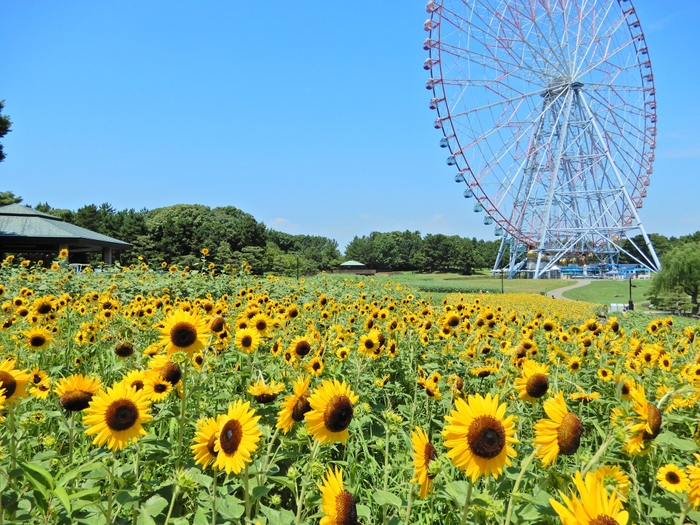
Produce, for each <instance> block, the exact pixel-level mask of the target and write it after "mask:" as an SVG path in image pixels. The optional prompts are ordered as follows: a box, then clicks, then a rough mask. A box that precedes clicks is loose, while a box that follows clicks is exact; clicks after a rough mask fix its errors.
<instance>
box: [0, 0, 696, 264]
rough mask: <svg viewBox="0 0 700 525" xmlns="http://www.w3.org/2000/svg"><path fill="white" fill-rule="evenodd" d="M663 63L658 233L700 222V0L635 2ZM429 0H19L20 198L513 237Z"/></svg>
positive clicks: (288, 227) (356, 230) (2, 46)
mask: <svg viewBox="0 0 700 525" xmlns="http://www.w3.org/2000/svg"><path fill="white" fill-rule="evenodd" d="M634 4H635V6H636V8H637V12H638V14H639V17H640V20H641V23H642V28H643V29H644V31H645V34H646V39H647V43H648V45H649V54H650V57H651V59H652V64H653V71H654V77H655V82H656V89H657V100H658V109H657V112H658V116H659V122H658V136H657V144H658V146H657V150H656V152H657V154H656V162H655V165H654V174H653V175H652V181H651V186H650V187H649V191H648V196H647V198H646V199H645V201H644V207H643V209H642V210H641V211H640V213H641V219H642V221H643V223H644V225H645V227H646V229H647V231H648V232H657V233H662V234H664V235H668V236H671V235H674V236H679V235H684V234H688V233H692V232H694V231H697V230H698V229H700V205H699V204H698V193H699V192H698V190H700V179H699V178H698V169H697V164H698V161H699V160H700V104H699V103H698V101H699V100H700V67H699V66H700V58H698V57H700V39H698V38H697V27H696V26H697V22H698V20H700V2H697V1H696V0H677V1H674V2H659V1H658V0H637V1H635V2H634ZM427 17H428V15H427V13H426V12H425V8H424V3H423V2H414V1H410V2H409V1H406V0H385V1H382V2H372V3H371V4H368V3H367V2H355V1H344V2H331V1H326V2H313V3H309V2H288V1H287V2H283V1H277V0H269V1H266V2H231V1H202V2H186V1H168V2H165V1H145V2H134V1H126V0H125V1H121V2H103V1H93V2H75V1H66V2H48V1H45V2H35V1H22V2H4V3H3V7H2V16H1V17H0V53H1V54H0V56H2V69H1V70H0V99H4V100H5V113H6V114H8V115H10V117H11V118H12V120H13V131H12V132H11V133H10V134H8V135H7V136H5V138H4V139H3V144H4V146H5V151H6V154H7V159H6V160H5V161H4V162H3V163H1V164H0V191H3V190H11V191H13V192H14V193H15V194H17V195H21V196H22V197H23V198H24V202H25V203H26V204H30V205H36V204H37V203H39V202H48V203H49V204H50V205H51V206H53V207H55V208H69V209H77V208H79V207H81V206H84V205H86V204H98V205H99V204H101V203H103V202H108V203H110V204H111V205H112V206H114V207H115V208H117V209H124V208H136V209H141V208H148V209H153V208H158V207H161V206H169V205H172V204H178V203H188V204H204V205H207V206H211V207H214V206H222V205H233V206H236V207H238V208H240V209H242V210H244V211H246V212H248V213H251V214H252V215H253V216H254V217H255V218H256V219H257V220H259V221H263V222H265V224H267V225H268V226H269V227H271V228H274V229H278V230H281V231H286V232H289V233H293V234H312V235H324V236H327V237H331V238H334V239H336V240H337V241H338V243H339V245H340V249H341V250H342V249H344V247H345V245H346V244H347V243H348V242H349V241H350V240H352V238H353V237H354V236H355V235H366V234H369V233H370V232H371V231H375V230H376V231H392V230H406V229H409V230H418V231H420V232H422V233H423V234H425V233H444V234H448V235H452V234H456V235H462V236H467V237H478V238H484V239H493V238H494V237H493V227H492V226H490V227H487V226H484V225H483V224H482V222H481V219H482V216H481V215H477V214H475V213H474V212H473V211H472V207H471V206H470V202H469V201H466V200H465V199H464V198H463V197H462V190H463V187H462V186H459V185H457V184H455V183H454V179H453V177H454V171H453V169H452V168H450V167H448V166H447V165H446V163H445V157H446V155H445V150H442V149H440V148H439V147H438V142H439V139H440V138H441V134H440V132H439V131H437V130H435V129H433V126H432V123H433V120H434V118H435V115H434V112H432V111H430V110H429V109H428V101H429V99H430V92H429V91H427V90H426V89H425V87H424V84H425V81H426V79H427V78H428V76H429V75H428V72H426V71H424V70H423V68H422V64H423V61H424V60H425V58H426V56H427V54H426V52H425V51H423V49H422V42H423V40H424V39H425V38H426V36H427V34H426V33H425V32H424V31H423V22H424V21H425V19H426V18H427Z"/></svg>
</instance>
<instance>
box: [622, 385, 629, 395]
mask: <svg viewBox="0 0 700 525" xmlns="http://www.w3.org/2000/svg"><path fill="white" fill-rule="evenodd" d="M621 392H622V395H623V396H628V395H629V393H630V386H629V385H628V384H627V383H623V384H622V389H621Z"/></svg>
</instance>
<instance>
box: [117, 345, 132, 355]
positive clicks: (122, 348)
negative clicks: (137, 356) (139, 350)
mask: <svg viewBox="0 0 700 525" xmlns="http://www.w3.org/2000/svg"><path fill="white" fill-rule="evenodd" d="M114 353H115V354H117V355H118V356H119V357H129V356H130V355H132V354H133V353H134V345H132V344H131V343H119V344H118V345H117V346H115V347H114Z"/></svg>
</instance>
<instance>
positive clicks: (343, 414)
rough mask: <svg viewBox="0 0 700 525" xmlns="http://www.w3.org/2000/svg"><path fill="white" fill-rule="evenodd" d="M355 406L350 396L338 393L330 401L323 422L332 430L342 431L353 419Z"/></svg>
mask: <svg viewBox="0 0 700 525" xmlns="http://www.w3.org/2000/svg"><path fill="white" fill-rule="evenodd" d="M352 414H353V408H352V403H351V402H350V399H349V398H348V396H345V395H336V396H334V397H333V399H331V400H330V401H329V402H328V406H326V410H325V411H324V413H323V422H324V423H325V425H326V428H327V429H328V430H330V431H331V432H342V431H343V430H345V429H346V428H348V426H350V422H351V421H352Z"/></svg>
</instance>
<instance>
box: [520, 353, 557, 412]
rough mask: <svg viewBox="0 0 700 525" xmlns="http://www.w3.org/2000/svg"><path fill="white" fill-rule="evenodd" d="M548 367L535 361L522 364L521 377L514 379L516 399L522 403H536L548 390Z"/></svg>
mask: <svg viewBox="0 0 700 525" xmlns="http://www.w3.org/2000/svg"><path fill="white" fill-rule="evenodd" d="M548 371H549V367H548V366H547V365H543V364H541V363H536V362H535V361H529V360H528V361H525V363H523V375H522V377H518V378H516V379H515V389H516V390H517V391H518V397H519V398H520V399H522V400H524V401H531V402H533V403H534V402H536V401H537V400H538V399H539V398H541V397H542V396H544V395H545V394H546V393H547V390H549V377H548V376H547V372H548Z"/></svg>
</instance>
